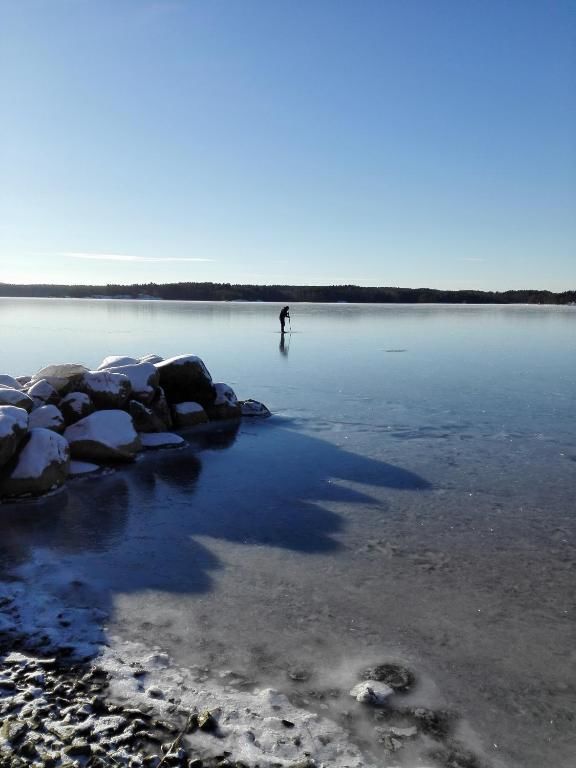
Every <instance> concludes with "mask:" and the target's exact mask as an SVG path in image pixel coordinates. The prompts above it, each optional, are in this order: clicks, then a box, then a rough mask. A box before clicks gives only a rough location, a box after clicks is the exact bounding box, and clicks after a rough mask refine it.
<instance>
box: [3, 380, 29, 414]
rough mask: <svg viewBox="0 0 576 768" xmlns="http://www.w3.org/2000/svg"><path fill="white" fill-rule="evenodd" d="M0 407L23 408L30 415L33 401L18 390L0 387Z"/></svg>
mask: <svg viewBox="0 0 576 768" xmlns="http://www.w3.org/2000/svg"><path fill="white" fill-rule="evenodd" d="M0 405H14V406H16V408H24V410H25V411H28V413H30V411H31V410H32V408H33V407H34V401H33V400H32V398H31V397H28V395H27V394H26V392H22V391H21V390H20V389H14V388H13V387H1V386H0Z"/></svg>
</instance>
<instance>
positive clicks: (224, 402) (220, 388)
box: [206, 383, 242, 421]
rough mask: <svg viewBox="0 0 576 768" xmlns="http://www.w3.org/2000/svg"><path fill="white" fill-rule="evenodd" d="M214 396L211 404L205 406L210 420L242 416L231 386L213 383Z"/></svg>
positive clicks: (240, 407)
mask: <svg viewBox="0 0 576 768" xmlns="http://www.w3.org/2000/svg"><path fill="white" fill-rule="evenodd" d="M214 390H215V392H216V398H215V400H214V403H213V404H212V405H208V406H206V413H207V414H208V418H209V419H210V420H211V421H218V420H220V419H239V418H240V416H242V406H241V405H240V403H239V402H238V398H237V397H236V394H235V392H234V390H233V389H232V387H229V386H228V384H221V383H220V384H214Z"/></svg>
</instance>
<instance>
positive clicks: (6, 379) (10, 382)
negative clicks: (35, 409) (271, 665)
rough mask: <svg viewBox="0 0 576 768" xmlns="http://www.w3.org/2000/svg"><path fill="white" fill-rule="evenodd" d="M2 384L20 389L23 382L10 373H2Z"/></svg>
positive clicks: (0, 374)
mask: <svg viewBox="0 0 576 768" xmlns="http://www.w3.org/2000/svg"><path fill="white" fill-rule="evenodd" d="M0 384H2V386H4V387H11V388H12V389H20V387H21V384H20V382H19V381H18V379H15V378H14V376H10V374H8V373H0Z"/></svg>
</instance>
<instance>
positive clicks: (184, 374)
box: [156, 355, 216, 406]
mask: <svg viewBox="0 0 576 768" xmlns="http://www.w3.org/2000/svg"><path fill="white" fill-rule="evenodd" d="M156 368H157V369H158V372H159V373H160V386H161V387H162V388H163V389H164V391H165V393H166V397H167V398H168V402H170V403H187V402H190V401H192V400H193V401H194V402H197V403H200V404H201V405H202V406H205V405H212V403H213V402H214V399H215V397H216V393H215V391H214V387H213V386H212V377H211V376H210V373H209V372H208V369H207V368H206V366H205V365H204V363H203V362H202V360H201V359H200V358H199V357H196V356H195V355H179V356H177V357H171V358H169V359H168V360H163V361H162V362H161V363H156Z"/></svg>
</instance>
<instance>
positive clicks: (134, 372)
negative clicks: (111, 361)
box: [106, 363, 160, 403]
mask: <svg viewBox="0 0 576 768" xmlns="http://www.w3.org/2000/svg"><path fill="white" fill-rule="evenodd" d="M106 371H108V372H109V373H122V374H124V376H127V377H128V380H129V381H130V386H131V388H132V393H131V396H132V397H133V398H135V399H136V400H141V401H142V402H143V403H150V402H151V401H152V399H153V397H154V395H155V393H156V387H157V386H158V382H159V381H160V375H159V373H158V371H157V370H156V368H155V366H154V365H152V363H135V364H134V365H117V366H114V367H112V366H110V367H108V368H106Z"/></svg>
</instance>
